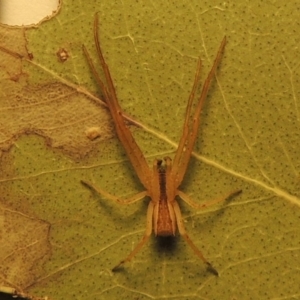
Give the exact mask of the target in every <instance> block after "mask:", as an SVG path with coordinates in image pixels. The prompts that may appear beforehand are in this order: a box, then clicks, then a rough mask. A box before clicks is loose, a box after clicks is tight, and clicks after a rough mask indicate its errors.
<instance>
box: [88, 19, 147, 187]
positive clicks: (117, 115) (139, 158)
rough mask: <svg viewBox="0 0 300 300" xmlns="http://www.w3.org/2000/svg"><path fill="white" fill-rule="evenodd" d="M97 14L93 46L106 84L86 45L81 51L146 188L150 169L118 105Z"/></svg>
mask: <svg viewBox="0 0 300 300" xmlns="http://www.w3.org/2000/svg"><path fill="white" fill-rule="evenodd" d="M98 23H99V22H98V15H97V14H95V19H94V41H95V46H96V49H97V54H98V59H99V61H100V64H101V67H102V70H103V72H104V76H105V81H106V85H105V84H104V82H103V81H102V80H101V78H100V76H99V74H98V72H97V70H96V68H95V65H94V63H93V61H92V59H91V57H90V55H89V53H88V51H87V49H86V47H85V46H84V45H83V51H84V54H85V56H86V58H87V61H88V64H89V66H90V68H91V71H92V73H93V75H94V77H95V79H96V81H97V83H98V84H99V86H100V89H101V92H102V94H103V97H104V101H105V102H106V104H107V107H108V109H109V111H110V114H111V116H112V118H113V121H114V125H115V129H116V132H117V135H118V138H119V140H120V142H121V143H122V145H123V147H124V149H125V151H126V154H127V156H128V158H129V160H130V162H131V164H132V166H133V168H134V170H135V172H136V173H137V175H138V177H139V179H140V181H141V183H142V184H143V185H144V186H145V187H146V188H147V189H148V188H149V186H150V182H151V170H150V168H149V166H148V164H147V161H146V159H145V157H144V155H143V153H142V151H141V149H140V147H139V146H138V144H137V143H136V142H135V140H134V138H133V136H132V133H131V132H130V130H129V129H128V127H127V126H126V124H125V121H124V117H123V113H122V109H121V107H120V104H119V102H118V99H117V95H116V91H115V87H114V84H113V81H112V78H111V74H110V71H109V68H108V66H107V64H106V62H105V59H104V56H103V53H102V50H101V46H100V41H99V24H98Z"/></svg>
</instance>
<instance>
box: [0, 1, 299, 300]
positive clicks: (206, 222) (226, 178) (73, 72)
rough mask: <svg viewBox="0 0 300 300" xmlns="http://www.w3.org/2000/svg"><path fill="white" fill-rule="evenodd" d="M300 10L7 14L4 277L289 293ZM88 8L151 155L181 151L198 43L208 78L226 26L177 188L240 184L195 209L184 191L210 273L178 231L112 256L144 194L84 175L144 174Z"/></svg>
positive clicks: (66, 293) (183, 8)
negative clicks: (110, 99) (34, 18)
mask: <svg viewBox="0 0 300 300" xmlns="http://www.w3.org/2000/svg"><path fill="white" fill-rule="evenodd" d="M298 11H299V4H298V3H297V2H296V1H289V2H287V3H286V2H284V1H273V2H272V3H269V2H268V3H265V4H264V3H261V1H256V2H251V3H249V2H246V1H245V2H240V3H235V2H217V1H209V3H196V2H195V3H194V2H189V3H182V4H179V3H168V2H164V3H161V2H153V1H152V2H149V3H146V2H143V3H142V2H136V1H126V3H124V2H123V3H122V2H111V1H96V2H94V3H92V4H89V3H84V7H83V6H79V2H78V1H71V0H68V1H64V2H63V5H62V8H61V11H60V12H59V13H58V14H57V15H56V16H55V17H54V18H53V19H51V20H49V21H46V22H44V23H42V24H40V25H39V26H37V27H36V28H26V29H11V28H6V27H1V28H0V30H1V31H0V32H1V44H0V46H1V49H0V50H1V51H0V86H1V90H0V92H1V97H0V100H1V109H0V114H1V116H0V126H1V127H0V128H1V131H0V132H1V144H0V145H1V150H2V156H1V177H0V188H1V197H0V201H1V202H0V205H1V206H0V207H1V210H0V214H1V218H0V220H1V224H2V226H1V230H2V231H1V234H0V237H1V240H3V241H4V242H2V241H1V247H0V251H1V253H0V254H1V255H0V257H1V258H0V264H1V266H2V267H1V269H0V278H1V279H0V285H2V286H12V287H16V288H18V289H20V290H24V291H26V292H27V293H30V294H31V295H38V296H46V295H47V296H49V298H50V299H71V298H75V299H87V298H88V299H135V298H138V299H152V298H155V299H161V298H164V299H204V298H205V299H272V298H285V299H289V298H293V297H294V298H297V296H299V291H298V284H297V282H299V279H300V278H299V270H298V269H299V265H300V260H299V257H300V255H299V229H300V228H299V224H300V222H299V218H300V213H299V206H300V201H299V192H298V190H299V186H300V177H299V172H298V170H299V167H300V166H299V165H300V160H299V155H298V148H299V133H298V132H299V119H300V116H299V96H300V95H299V91H300V88H299V79H298V78H300V76H299V75H300V74H299V70H300V68H299V61H300V53H299V51H298V44H299V38H298V35H299V34H298V33H299V30H300V28H299V22H298V18H299V17H298V14H299V13H298ZM95 12H99V19H100V41H101V46H102V49H103V52H104V55H105V58H106V60H107V64H108V66H109V68H110V70H111V73H112V78H113V81H114V83H115V86H116V90H117V95H118V98H119V101H120V103H121V106H122V108H123V109H124V111H125V112H126V114H127V115H129V116H131V117H132V118H133V119H134V120H135V121H136V123H137V124H138V125H139V126H136V125H133V124H131V123H130V128H131V130H132V131H133V132H134V136H135V138H136V140H137V142H138V144H139V145H140V147H141V148H142V150H143V152H144V153H145V156H146V157H147V159H148V160H149V164H152V161H153V159H154V158H156V157H157V158H161V157H164V156H167V155H168V156H172V155H173V153H174V152H175V150H176V144H177V143H178V141H179V138H180V136H181V132H182V125H183V120H184V113H185V106H186V103H187V99H188V96H189V92H190V90H191V87H192V83H193V79H194V73H195V70H196V63H197V58H198V57H199V56H200V57H201V59H202V65H203V67H202V73H201V74H202V77H201V78H202V82H203V81H204V80H205V78H206V76H207V73H208V71H209V69H210V67H211V65H212V63H213V60H214V58H215V56H216V53H217V49H218V47H219V44H220V42H221V40H222V38H223V36H224V35H226V36H227V41H228V43H227V45H226V49H225V54H224V56H223V59H222V63H221V66H220V68H219V70H218V74H217V79H216V80H215V82H214V84H213V85H212V86H211V89H210V93H209V96H208V98H207V101H206V104H205V108H204V111H203V113H202V116H201V118H202V120H201V127H200V130H199V138H198V140H197V143H196V146H195V149H194V156H193V158H192V159H191V162H190V165H189V169H188V171H187V174H186V176H185V180H184V183H183V184H182V187H181V189H182V190H184V191H185V192H186V193H187V194H189V195H190V196H191V197H192V198H193V200H194V201H196V202H198V203H203V202H205V201H209V200H211V199H215V198H217V197H219V196H221V195H225V194H227V193H228V192H230V191H232V190H235V189H242V190H243V193H242V194H241V195H239V196H238V197H236V198H234V199H232V200H231V201H230V202H226V203H222V204H220V205H217V206H214V207H210V208H208V209H207V210H201V211H195V210H194V209H192V208H189V207H188V206H187V205H186V204H185V203H181V202H180V206H181V208H182V213H183V216H184V224H185V226H186V229H187V231H188V233H189V235H190V237H191V239H192V240H193V241H194V242H195V244H196V245H197V247H199V249H201V251H202V252H203V254H204V256H205V257H206V258H207V259H208V260H209V261H210V262H212V264H213V265H214V266H215V267H216V269H217V270H218V271H219V273H220V277H219V278H217V277H215V276H213V275H212V274H211V273H209V272H207V271H206V269H205V266H204V265H203V263H202V261H200V260H199V259H198V258H197V257H196V256H195V255H194V253H193V252H192V250H191V249H190V248H189V247H188V245H186V243H185V242H184V240H183V239H182V238H180V237H179V236H178V237H176V238H175V240H174V241H173V242H172V241H170V240H168V241H167V243H163V242H162V241H160V240H158V239H155V237H152V238H151V239H150V241H149V242H148V244H147V245H145V246H144V248H143V249H142V251H141V252H139V253H138V254H137V256H136V257H135V258H134V259H133V260H132V262H130V263H128V264H127V265H125V268H124V270H122V271H120V272H117V273H112V272H111V271H110V270H111V268H112V267H114V266H115V265H116V264H117V263H118V262H119V261H120V260H121V259H123V258H125V257H126V255H128V254H129V252H130V251H131V250H132V249H133V247H134V246H135V245H136V244H137V242H138V241H139V240H140V239H141V237H142V235H143V232H144V230H145V220H146V208H147V203H148V201H149V199H145V200H143V201H141V202H140V203H137V204H133V205H130V206H121V205H117V204H115V203H112V202H111V201H109V200H107V199H104V198H103V197H101V196H99V195H96V194H95V193H92V192H91V191H90V190H88V189H86V188H85V187H84V186H82V185H81V184H80V180H82V179H84V180H88V181H92V182H93V183H94V184H96V185H97V186H99V187H101V188H102V189H105V190H106V191H107V192H109V193H112V194H114V195H116V196H118V197H120V198H128V197H130V196H131V195H134V194H135V193H137V192H139V191H141V190H142V186H141V184H140V183H139V180H138V178H137V176H136V175H135V173H134V170H133V168H132V167H131V166H130V163H129V162H128V159H127V157H126V155H125V152H124V150H123V148H122V145H121V144H120V143H119V141H118V139H117V137H116V135H115V133H114V130H113V124H112V123H111V118H110V115H109V114H108V112H107V110H106V108H105V107H104V106H103V105H101V104H100V102H99V99H101V93H100V91H99V89H98V88H97V86H96V84H95V82H94V79H93V78H92V75H91V72H90V70H89V68H88V65H87V62H86V60H85V58H84V55H83V53H82V44H83V43H84V44H85V45H86V47H87V48H88V49H89V51H90V53H91V55H92V57H93V59H94V60H95V61H96V52H95V45H94V42H93V18H94V14H95ZM21 57H22V59H21ZM65 58H66V60H64V59H65ZM99 71H100V68H99ZM199 92H200V91H199ZM91 129H92V131H93V132H95V133H96V135H97V136H98V138H96V139H94V140H91V139H89V138H88V137H89V136H90V132H91V131H87V130H91ZM14 216H15V217H14ZM20 223H21V224H23V225H24V226H23V228H22V227H21V226H20ZM35 224H36V225H35ZM35 226H36V228H37V230H33V228H34V227H35ZM47 228H50V229H49V230H48V229H47ZM24 232H25V234H24ZM26 232H27V233H28V234H27V235H26ZM25 237H26V238H25ZM3 254H4V255H3ZM29 257H30V258H31V259H29ZM24 260H25V262H26V263H24ZM16 274H17V275H18V276H16ZM274 287H276V288H275V289H274Z"/></svg>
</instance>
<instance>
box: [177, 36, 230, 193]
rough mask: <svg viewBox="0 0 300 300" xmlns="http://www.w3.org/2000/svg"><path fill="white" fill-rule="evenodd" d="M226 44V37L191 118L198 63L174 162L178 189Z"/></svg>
mask: <svg viewBox="0 0 300 300" xmlns="http://www.w3.org/2000/svg"><path fill="white" fill-rule="evenodd" d="M225 44H226V37H224V38H223V40H222V42H221V45H220V47H219V50H218V53H217V56H216V58H215V61H214V64H213V66H212V68H211V70H210V72H209V74H208V76H207V78H206V80H205V82H204V85H203V87H202V91H201V95H200V97H199V101H198V103H197V106H196V109H195V113H194V116H193V117H191V116H190V111H191V105H192V102H193V99H194V96H195V91H196V88H197V86H198V84H199V80H200V78H199V76H200V67H201V63H200V60H199V61H198V67H197V71H196V74H195V80H194V84H193V88H192V91H191V93H190V96H189V101H188V104H187V109H186V115H185V121H184V126H183V133H182V136H181V139H180V142H179V145H178V148H177V151H176V154H175V158H174V162H173V174H174V177H175V187H176V188H178V187H179V185H180V184H181V182H182V180H183V177H184V175H185V172H186V169H187V166H188V163H189V161H190V157H191V154H192V151H193V148H194V144H195V141H196V138H197V134H198V129H199V123H200V113H201V110H202V108H203V104H204V101H205V99H206V96H207V93H208V90H209V87H210V83H211V81H212V79H213V76H214V74H215V72H216V69H217V67H218V65H219V63H220V61H221V58H222V53H223V51H224V47H225Z"/></svg>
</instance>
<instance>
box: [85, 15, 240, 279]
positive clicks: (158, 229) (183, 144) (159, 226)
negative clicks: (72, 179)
mask: <svg viewBox="0 0 300 300" xmlns="http://www.w3.org/2000/svg"><path fill="white" fill-rule="evenodd" d="M98 23H99V21H98V16H97V14H96V15H95V20H94V40H95V45H96V49H97V54H98V58H99V61H100V64H101V67H102V69H103V71H104V77H105V83H104V81H103V80H102V79H101V78H100V76H99V74H98V72H97V70H96V68H95V65H94V63H93V61H92V59H91V57H90V55H89V53H88V51H87V49H86V47H85V46H84V45H83V50H84V54H85V56H86V58H87V61H88V64H89V66H90V68H91V70H92V72H93V75H94V77H95V79H96V81H97V83H98V84H99V86H100V89H101V92H102V94H103V95H102V96H103V98H104V101H105V102H106V104H107V107H108V109H109V111H110V113H111V116H112V118H113V121H114V124H115V128H116V132H117V135H118V138H119V140H120V141H121V143H122V145H123V147H124V149H125V151H126V153H127V156H128V158H129V160H130V162H131V164H132V166H133V168H134V169H135V171H136V173H137V175H138V177H139V179H140V181H141V183H142V184H143V186H144V187H145V191H143V192H140V193H138V194H137V195H135V196H133V197H131V198H129V199H126V200H122V199H119V198H117V197H115V196H113V195H111V194H109V193H107V192H105V191H103V190H102V189H100V188H98V187H96V186H94V185H93V184H91V183H89V182H86V181H82V183H83V184H84V185H86V186H88V187H89V188H91V189H93V190H95V191H96V192H98V193H99V194H101V195H103V196H104V197H106V198H108V199H111V200H113V201H116V202H118V203H122V204H131V203H134V202H136V201H138V200H141V199H142V198H144V197H146V196H148V197H150V198H151V201H150V202H149V205H148V210H147V225H146V232H145V234H144V236H143V238H142V239H141V241H140V242H139V243H138V244H137V245H136V247H135V248H134V249H133V250H132V251H131V252H130V254H129V255H128V256H127V257H126V258H125V259H123V260H122V261H121V262H120V263H119V264H118V265H116V266H115V267H114V268H113V271H115V270H116V269H117V268H118V267H120V266H121V265H123V264H124V263H125V262H128V261H130V260H131V259H132V258H133V257H134V256H135V255H136V254H137V252H138V251H139V250H140V249H141V248H142V247H143V245H144V244H145V243H146V242H147V241H148V239H149V237H150V235H151V233H152V230H153V231H154V234H155V235H156V236H157V235H158V236H174V235H175V233H176V227H177V228H178V231H179V233H180V235H182V236H183V238H184V239H185V240H186V242H187V243H188V244H189V245H190V247H191V248H192V249H193V250H194V252H195V254H196V255H197V256H198V257H199V258H200V259H202V261H203V262H204V263H205V264H206V265H207V267H208V269H209V270H210V271H211V272H212V273H214V274H215V275H218V272H217V270H216V269H215V268H214V267H213V266H212V265H211V264H210V263H209V262H208V261H207V260H206V258H205V257H204V256H203V254H202V253H201V251H200V250H199V249H198V248H197V247H196V246H195V244H194V243H193V242H192V240H191V239H190V237H189V236H188V234H187V232H186V230H185V228H184V225H183V220H182V216H181V211H180V208H179V205H178V203H177V200H176V199H175V198H176V196H179V197H180V198H181V199H182V200H184V201H185V202H186V203H187V204H189V205H190V206H192V207H193V208H196V209H200V208H204V207H207V206H211V205H213V204H216V203H218V202H221V201H223V200H225V199H228V198H229V197H232V196H233V195H236V194H238V193H240V192H241V191H240V190H236V191H233V192H231V193H229V194H227V195H226V196H225V197H220V198H219V199H216V200H214V201H210V202H209V203H203V204H200V205H199V204H197V203H195V202H193V201H192V200H191V199H190V197H189V196H188V195H187V194H185V193H184V192H182V191H180V190H179V189H178V188H179V186H180V184H181V182H182V180H183V177H184V174H185V172H186V169H187V166H188V163H189V160H190V157H191V153H192V150H193V147H194V144H195V140H196V138H197V133H198V128H199V121H200V113H201V110H202V107H203V103H204V100H205V98H206V96H207V93H208V89H209V85H210V82H211V80H212V78H213V76H214V73H215V71H216V69H217V67H218V64H219V63H220V60H221V56H222V52H223V50H224V47H225V43H226V38H225V37H224V39H223V41H222V43H221V45H220V48H219V51H218V54H217V57H216V59H215V61H214V64H213V66H212V68H211V70H210V72H209V74H208V76H207V78H206V80H205V83H204V85H203V88H202V92H201V95H200V97H199V101H198V104H197V107H196V110H195V113H194V115H193V116H191V107H192V102H193V100H194V97H195V93H196V90H197V87H198V85H199V75H200V66H201V60H200V59H199V60H198V66H197V71H196V75H195V80H194V84H193V88H192V91H191V93H190V96H189V100H188V104H187V108H186V115H185V120H184V125H183V133H182V136H181V139H180V142H179V145H178V148H177V151H176V154H175V158H174V161H173V163H172V160H171V158H170V157H165V158H164V159H163V160H162V159H155V160H154V162H153V166H152V168H150V167H149V165H148V164H147V161H146V159H145V157H144V155H143V153H142V152H141V150H140V147H139V146H138V145H137V143H136V142H135V140H134V138H133V136H132V133H131V132H130V130H129V129H128V127H127V126H126V124H125V122H124V117H123V112H122V109H121V107H120V105H119V102H118V99H117V95H116V91H115V87H114V84H113V81H112V78H111V75H110V72H109V68H108V66H107V64H106V62H105V59H104V57H103V54H102V51H101V47H100V42H99V31H98V28H99V26H98Z"/></svg>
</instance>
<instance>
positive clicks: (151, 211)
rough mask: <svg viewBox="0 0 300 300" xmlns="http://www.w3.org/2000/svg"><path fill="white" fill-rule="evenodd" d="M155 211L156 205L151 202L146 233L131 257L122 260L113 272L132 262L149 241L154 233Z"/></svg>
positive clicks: (130, 254) (131, 253)
mask: <svg viewBox="0 0 300 300" xmlns="http://www.w3.org/2000/svg"><path fill="white" fill-rule="evenodd" d="M153 209H154V205H153V203H152V202H149V205H148V209H147V221H146V232H145V234H144V236H143V237H142V239H141V240H140V242H139V243H138V244H137V245H136V246H135V248H134V249H133V250H132V251H131V252H130V253H129V255H128V256H127V257H126V258H125V259H123V260H121V261H120V262H119V263H118V264H117V265H116V266H115V267H114V268H113V269H112V271H113V272H115V271H117V269H119V268H120V267H121V266H123V265H124V264H125V263H126V262H128V261H130V260H131V259H132V258H133V257H134V256H135V255H136V254H137V253H138V252H139V251H140V250H141V249H142V247H143V246H144V245H145V243H146V242H147V241H148V240H149V237H150V235H151V233H152V216H153Z"/></svg>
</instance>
